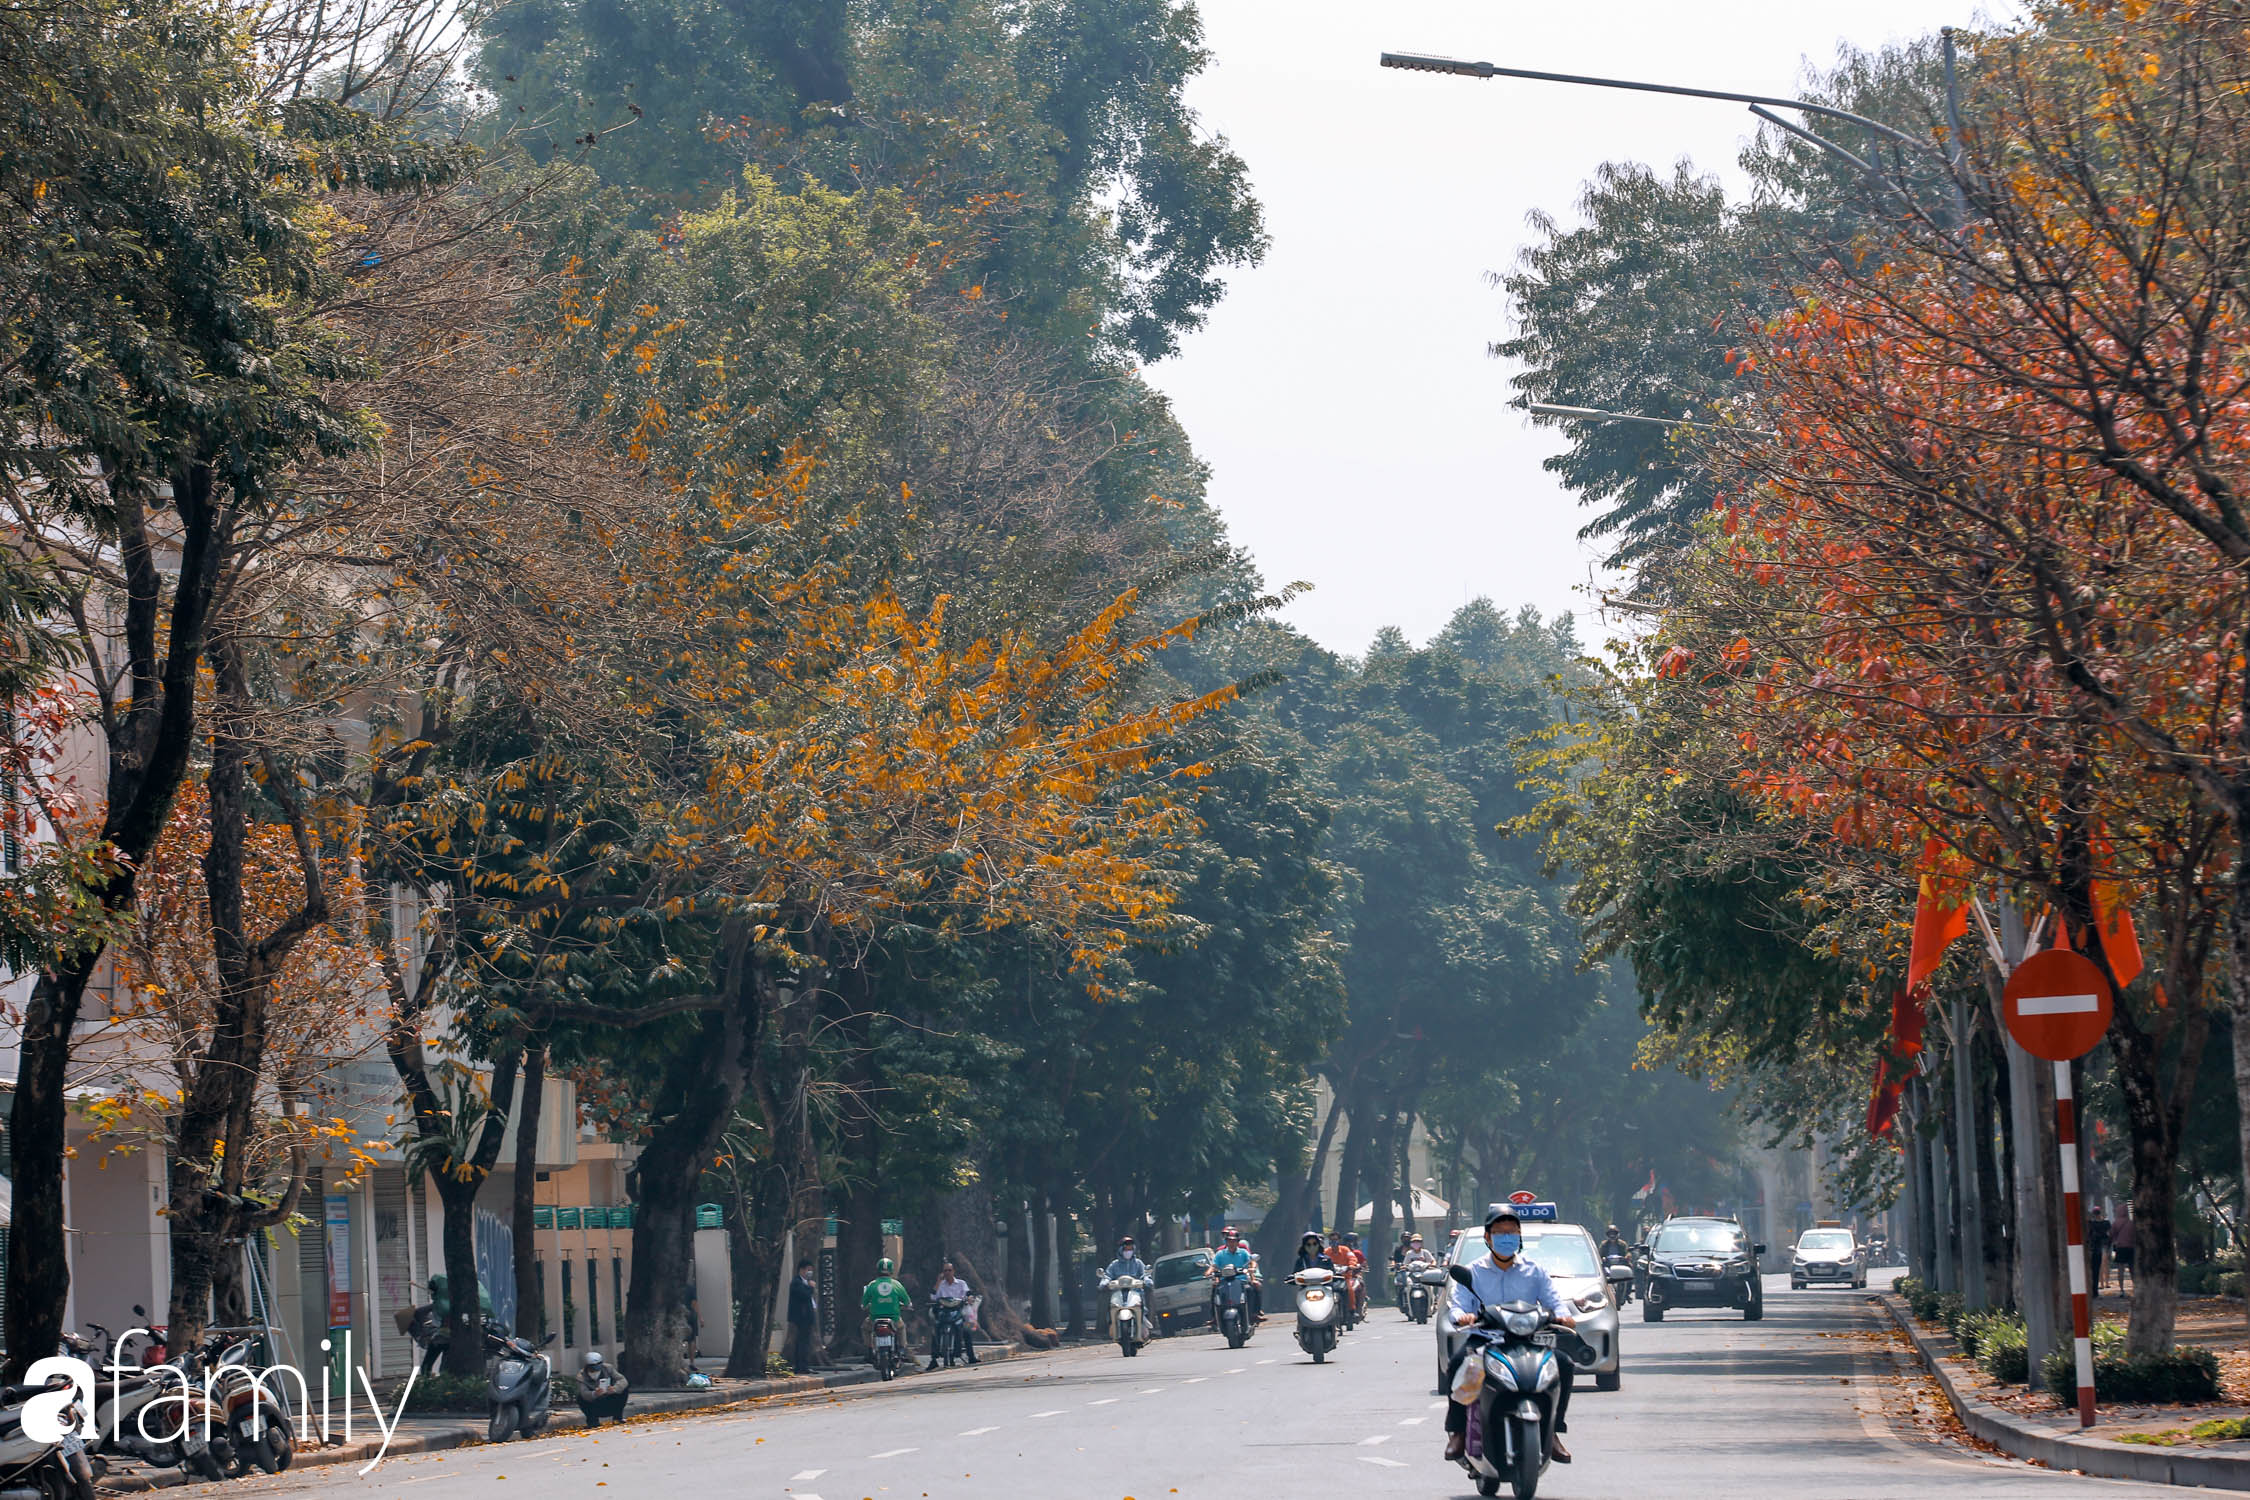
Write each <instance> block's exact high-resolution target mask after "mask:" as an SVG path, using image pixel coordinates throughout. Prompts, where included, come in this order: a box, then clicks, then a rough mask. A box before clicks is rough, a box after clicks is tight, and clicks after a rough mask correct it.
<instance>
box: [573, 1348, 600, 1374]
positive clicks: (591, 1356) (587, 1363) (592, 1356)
mask: <svg viewBox="0 0 2250 1500" xmlns="http://www.w3.org/2000/svg"><path fill="white" fill-rule="evenodd" d="M579 1364H581V1365H583V1366H584V1367H585V1368H587V1369H589V1370H598V1369H600V1368H601V1366H602V1351H601V1350H599V1349H588V1350H587V1351H586V1357H585V1358H584V1359H582V1360H580V1361H579Z"/></svg>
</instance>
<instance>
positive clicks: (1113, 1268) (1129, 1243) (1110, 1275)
mask: <svg viewBox="0 0 2250 1500" xmlns="http://www.w3.org/2000/svg"><path fill="white" fill-rule="evenodd" d="M1120 1276H1130V1277H1133V1278H1134V1279H1135V1280H1137V1281H1146V1280H1148V1279H1149V1275H1148V1263H1147V1262H1146V1261H1144V1260H1142V1259H1141V1258H1140V1256H1139V1255H1138V1254H1136V1253H1135V1252H1134V1250H1133V1237H1132V1236H1131V1235H1129V1234H1128V1235H1124V1236H1122V1237H1120V1238H1119V1239H1118V1241H1117V1259H1115V1260H1113V1261H1111V1262H1110V1263H1109V1264H1108V1265H1106V1266H1104V1267H1102V1280H1104V1281H1115V1280H1116V1279H1117V1278H1118V1277H1120ZM1111 1331H1112V1332H1115V1330H1114V1329H1112V1330H1111Z"/></svg>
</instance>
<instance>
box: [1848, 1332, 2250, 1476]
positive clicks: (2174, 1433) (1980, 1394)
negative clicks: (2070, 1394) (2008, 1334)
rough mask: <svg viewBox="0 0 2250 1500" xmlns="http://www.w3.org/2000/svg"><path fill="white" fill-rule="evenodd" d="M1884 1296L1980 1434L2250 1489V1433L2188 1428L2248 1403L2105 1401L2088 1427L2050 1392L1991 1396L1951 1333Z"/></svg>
mask: <svg viewBox="0 0 2250 1500" xmlns="http://www.w3.org/2000/svg"><path fill="white" fill-rule="evenodd" d="M1878 1300H1879V1301H1880V1302H1881V1303H1882V1304H1883V1307H1884V1310H1885V1311H1887V1312H1888V1313H1889V1314H1890V1315H1891V1318H1892V1319H1893V1321H1895V1322H1896V1323H1897V1324H1898V1326H1899V1327H1900V1328H1901V1329H1903V1330H1904V1331H1905V1333H1906V1336H1907V1337H1908V1338H1909V1339H1911V1340H1912V1341H1913V1343H1914V1347H1915V1348H1916V1350H1918V1351H1919V1352H1920V1354H1921V1356H1922V1362H1923V1363H1924V1364H1926V1365H1927V1366H1928V1367H1929V1370H1930V1373H1931V1374H1932V1375H1933V1376H1935V1377H1936V1378H1937V1383H1938V1385H1939V1387H1940V1388H1942V1389H1943V1390H1944V1392H1945V1395H1946V1399H1947V1400H1948V1401H1950V1402H1951V1403H1952V1404H1953V1410H1954V1414H1955V1415H1956V1416H1958V1417H1959V1418H1960V1419H1961V1425H1962V1426H1964V1427H1966V1428H1967V1429H1968V1430H1969V1433H1970V1435H1971V1436H1973V1437H1975V1438H1977V1439H1978V1440H1979V1441H1982V1442H1986V1443H1990V1444H1991V1445H1992V1446H1993V1447H1995V1448H1998V1449H2000V1450H2001V1451H2002V1452H2004V1453H2009V1454H2013V1455H2014V1456H2015V1457H2017V1458H2023V1459H2029V1460H2030V1461H2031V1462H2033V1463H2037V1464H2044V1465H2045V1466H2047V1467H2048V1468H2051V1469H2061V1470H2066V1471H2075V1472H2077V1473H2081V1474H2093V1475H2097V1476H2099V1477H2101V1478H2104V1479H2136V1480H2140V1481H2142V1482H2144V1483H2148V1484H2191V1485H2201V1486H2204V1487H2206V1488H2210V1489H2222V1490H2250V1439H2238V1440H2232V1441H2224V1442H2201V1441H2197V1440H2196V1439H2194V1438H2193V1437H2192V1435H2191V1433H2190V1432H2189V1431H2188V1429H2189V1428H2191V1427H2192V1426H2193V1424H2194V1423H2196V1422H2200V1421H2204V1420H2208V1419H2211V1418H2215V1417H2231V1416H2240V1415H2244V1409H2243V1408H2241V1407H2238V1406H2231V1405H2230V1406H2208V1407H2202V1406H2198V1407H2186V1408H2179V1407H2174V1408H2161V1407H2126V1408H2122V1409H2120V1408H2111V1407H2104V1408H2101V1409H2100V1410H2098V1411H2097V1412H2096V1417H2097V1421H2098V1425H2097V1426H2095V1427H2094V1428H2093V1429H2092V1430H2091V1431H2090V1432H2082V1431H2081V1429H2080V1428H2079V1426H2078V1414H2077V1413H2076V1411H2074V1410H2072V1411H2066V1410H2064V1409H2062V1408H2060V1407H2057V1406H2055V1405H2053V1404H2052V1403H2050V1402H2048V1401H2047V1400H2046V1399H2045V1398H2044V1397H2041V1398H2038V1404H2037V1405H2036V1406H2035V1405H2034V1404H2033V1403H2032V1402H2031V1401H2028V1400H2026V1399H2024V1393H2023V1392H2022V1389H2021V1388H2020V1387H2008V1388H2006V1390H2007V1391H2009V1392H2011V1393H2012V1394H2009V1395H2005V1396H2002V1397H2001V1399H2003V1400H2005V1401H2006V1402H2007V1404H2006V1405H2001V1404H1999V1402H1997V1401H1995V1400H1992V1399H1988V1397H1987V1394H1986V1393H1987V1392H1988V1391H1990V1392H1991V1394H1992V1395H1994V1396H2001V1391H2000V1390H1999V1389H1996V1388H1994V1387H1993V1386H1992V1383H1991V1381H1990V1380H1989V1379H1987V1377H1986V1376H1985V1374H1984V1372H1983V1371H1982V1370H1980V1369H1978V1368H1977V1367H1976V1366H1975V1365H1974V1364H1972V1363H1970V1362H1969V1361H1967V1360H1965V1359H1963V1358H1962V1357H1961V1351H1960V1347H1959V1346H1958V1345H1957V1344H1956V1343H1955V1342H1954V1339H1953V1336H1952V1335H1951V1334H1949V1333H1947V1332H1946V1331H1945V1330H1944V1329H1942V1328H1936V1329H1932V1328H1925V1327H1923V1326H1922V1324H1921V1323H1920V1322H1919V1321H1917V1320H1916V1318H1915V1317H1914V1315H1913V1313H1911V1312H1910V1311H1908V1309H1907V1306H1906V1303H1905V1301H1904V1299H1902V1298H1900V1297H1898V1296H1895V1295H1893V1294H1891V1293H1888V1292H1886V1293H1883V1294H1882V1295H1881V1296H1880V1297H1879V1298H1878ZM2096 1434H2099V1435H2098V1436H2097V1435H2096Z"/></svg>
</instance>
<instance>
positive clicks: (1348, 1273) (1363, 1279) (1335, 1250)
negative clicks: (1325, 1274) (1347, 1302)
mask: <svg viewBox="0 0 2250 1500" xmlns="http://www.w3.org/2000/svg"><path fill="white" fill-rule="evenodd" d="M1352 1239H1353V1236H1352V1235H1351V1234H1350V1233H1349V1232H1347V1231H1345V1230H1342V1229H1339V1230H1336V1231H1335V1232H1334V1233H1332V1234H1330V1235H1329V1236H1328V1261H1329V1264H1331V1265H1333V1266H1334V1267H1335V1268H1336V1270H1337V1271H1338V1273H1340V1274H1341V1275H1342V1276H1343V1278H1344V1286H1345V1288H1346V1292H1345V1295H1347V1296H1349V1297H1350V1298H1351V1299H1352V1316H1353V1317H1355V1318H1364V1317H1366V1316H1367V1257H1366V1256H1364V1255H1362V1254H1360V1253H1359V1251H1358V1249H1357V1248H1355V1247H1354V1246H1353V1244H1352Z"/></svg>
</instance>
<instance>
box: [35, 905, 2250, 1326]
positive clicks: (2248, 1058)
mask: <svg viewBox="0 0 2250 1500" xmlns="http://www.w3.org/2000/svg"><path fill="white" fill-rule="evenodd" d="M2235 878H2236V879H2237V880H2238V881H2239V880H2241V879H2242V878H2243V876H2242V873H2240V872H2239V871H2238V873H2237V874H2236V877H2235ZM2233 924H2234V927H2235V929H2236V931H2235V934H2234V944H2235V949H2236V956H2235V976H2234V995H2235V999H2234V1005H2233V1007H2232V1010H2231V1012H2230V1014H2229V1019H2230V1020H2231V1021H2232V1022H2233V1023H2234V1024H2233V1025H2232V1026H2231V1027H2229V1028H2228V1029H2229V1030H2230V1031H2231V1032H2232V1033H2233V1034H2234V1105H2235V1132H2236V1137H2235V1138H2236V1142H2237V1144H2238V1145H2239V1146H2240V1148H2241V1151H2242V1174H2243V1194H2242V1201H2243V1203H2244V1205H2245V1206H2246V1207H2245V1215H2244V1216H2245V1218H2250V896H2246V897H2243V898H2240V899H2238V900H2237V901H2236V903H2235V908H2234V913H2233ZM11 1274H12V1272H11ZM2242 1312H2243V1317H2244V1319H2245V1321H2246V1322H2250V1274H2245V1276H2244V1277H2243V1297H2242ZM13 1315H14V1314H13V1312H12V1311H11V1313H10V1316H13Z"/></svg>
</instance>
